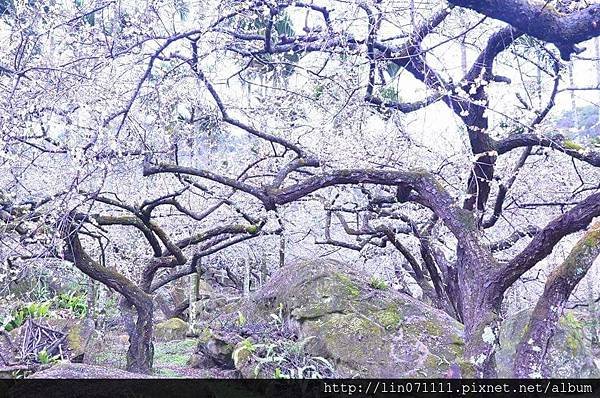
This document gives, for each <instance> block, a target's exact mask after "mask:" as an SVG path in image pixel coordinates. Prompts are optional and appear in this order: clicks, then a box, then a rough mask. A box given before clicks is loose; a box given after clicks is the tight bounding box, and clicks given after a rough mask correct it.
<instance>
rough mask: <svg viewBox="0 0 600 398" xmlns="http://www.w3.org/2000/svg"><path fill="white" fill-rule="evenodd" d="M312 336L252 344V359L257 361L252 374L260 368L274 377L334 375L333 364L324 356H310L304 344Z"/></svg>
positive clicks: (259, 370)
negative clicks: (296, 339)
mask: <svg viewBox="0 0 600 398" xmlns="http://www.w3.org/2000/svg"><path fill="white" fill-rule="evenodd" d="M313 338H314V336H309V337H307V338H305V339H303V340H300V341H293V340H280V341H276V342H272V343H266V344H253V346H252V351H250V352H251V353H253V359H254V361H255V362H257V365H256V367H255V368H254V375H255V376H259V374H260V372H261V370H265V371H267V373H268V372H269V371H271V372H272V374H273V377H274V378H276V379H322V378H329V377H332V376H333V375H334V369H333V365H332V364H331V363H330V362H329V361H328V360H327V359H325V358H323V357H319V356H310V355H308V354H306V352H305V349H304V348H305V346H306V344H307V343H308V342H309V341H310V340H312V339H313Z"/></svg>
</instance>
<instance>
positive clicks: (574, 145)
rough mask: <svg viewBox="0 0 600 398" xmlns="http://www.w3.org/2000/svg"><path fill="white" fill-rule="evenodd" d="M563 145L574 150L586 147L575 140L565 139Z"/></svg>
mask: <svg viewBox="0 0 600 398" xmlns="http://www.w3.org/2000/svg"><path fill="white" fill-rule="evenodd" d="M563 146H564V147H565V148H567V149H572V150H574V151H581V150H583V149H585V148H584V147H583V145H581V144H578V143H576V142H575V141H573V140H564V141H563Z"/></svg>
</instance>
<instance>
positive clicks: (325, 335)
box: [200, 261, 468, 378]
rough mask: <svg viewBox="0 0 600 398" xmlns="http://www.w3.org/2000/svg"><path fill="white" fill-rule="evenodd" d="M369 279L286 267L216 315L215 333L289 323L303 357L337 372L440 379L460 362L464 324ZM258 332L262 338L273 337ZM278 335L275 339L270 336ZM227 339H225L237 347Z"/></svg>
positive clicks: (321, 265) (340, 270) (321, 267)
mask: <svg viewBox="0 0 600 398" xmlns="http://www.w3.org/2000/svg"><path fill="white" fill-rule="evenodd" d="M368 281H369V277H368V276H366V275H364V274H361V273H359V272H357V271H356V270H354V269H353V268H352V267H350V266H348V265H345V264H342V263H339V262H334V261H317V262H305V263H299V264H295V265H288V266H286V267H283V268H281V269H280V270H279V271H278V273H277V274H276V275H274V276H273V277H272V278H271V279H270V280H269V282H268V283H267V284H265V285H264V286H263V287H262V288H261V289H260V290H259V291H258V292H256V293H255V294H254V295H253V296H251V298H250V299H249V300H247V301H246V302H244V303H243V304H242V305H241V307H239V308H237V309H234V308H230V309H229V311H230V312H229V314H226V315H223V316H222V317H220V318H218V319H217V321H216V322H215V323H213V330H215V329H216V328H221V329H223V327H222V326H218V325H219V324H223V323H224V324H226V325H229V326H230V327H233V326H235V325H237V327H238V330H239V333H240V334H242V335H243V334H244V332H243V329H244V328H246V329H249V328H251V325H255V324H265V323H266V324H269V323H270V324H274V325H276V326H277V328H278V329H281V330H283V329H284V326H286V325H287V326H286V327H288V328H289V329H290V330H291V331H290V332H289V333H287V334H286V336H284V339H283V340H286V341H289V343H290V344H292V343H294V342H296V343H299V342H301V341H302V342H304V341H305V340H307V339H308V340H307V342H306V344H305V346H304V347H303V349H304V350H305V351H306V355H308V356H310V357H323V358H326V359H327V360H328V361H329V362H330V363H332V364H335V368H336V369H335V370H336V373H337V376H340V377H348V378H350V377H362V378H400V377H438V378H439V377H444V376H445V375H446V374H447V372H448V371H449V370H450V365H451V364H453V363H459V364H460V365H463V363H462V361H461V359H460V358H461V356H462V352H463V345H464V343H463V328H462V325H461V324H460V323H459V322H457V321H456V320H454V319H452V318H451V317H450V316H448V315H447V314H445V313H443V312H441V311H439V310H436V309H433V308H431V307H428V306H427V305H426V304H423V303H422V302H420V301H418V300H416V299H414V298H412V297H410V296H408V295H406V294H403V293H399V292H396V291H392V290H388V289H386V290H382V289H375V288H373V287H371V286H369V283H368ZM293 330H296V332H295V333H296V334H297V337H294V336H293V335H294V331H293ZM247 334H252V332H247ZM253 336H254V337H252V341H253V342H258V343H260V342H261V341H268V339H269V338H270V337H269V336H260V334H257V333H254V335H253ZM281 339H282V338H281V336H275V337H271V341H278V340H281ZM225 340H226V341H225V342H224V344H229V345H231V344H236V345H237V344H239V341H237V342H236V341H235V339H225ZM246 344H248V343H246ZM200 346H203V347H204V348H206V347H207V344H204V345H203V344H202V343H201V344H200ZM238 348H239V346H238ZM281 349H282V350H284V348H283V346H282V348H281ZM284 351H285V350H284ZM238 353H239V350H238ZM303 360H306V357H303ZM237 362H238V369H239V370H240V371H241V372H242V373H245V374H246V376H247V373H248V372H246V370H245V369H243V368H244V367H247V365H248V364H247V363H246V362H245V361H240V360H238V361H237ZM466 369H468V367H467V368H466ZM466 374H467V375H468V373H466ZM463 375H465V372H463ZM273 376H274V375H273V374H272V373H267V374H261V375H260V377H273Z"/></svg>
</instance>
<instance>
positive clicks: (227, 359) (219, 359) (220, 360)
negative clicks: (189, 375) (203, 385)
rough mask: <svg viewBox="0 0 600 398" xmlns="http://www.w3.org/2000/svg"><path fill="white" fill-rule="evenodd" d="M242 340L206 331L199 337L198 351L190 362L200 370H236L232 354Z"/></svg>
mask: <svg viewBox="0 0 600 398" xmlns="http://www.w3.org/2000/svg"><path fill="white" fill-rule="evenodd" d="M240 340H241V338H240V337H239V336H235V335H233V334H229V335H227V334H225V333H222V332H213V331H210V330H208V329H205V330H204V331H203V332H202V334H201V336H200V337H199V344H198V350H197V351H196V352H195V353H194V355H193V356H192V358H190V361H193V362H195V364H196V366H193V367H198V368H200V367H213V366H218V367H220V368H222V369H235V366H234V361H233V358H232V354H233V350H234V348H235V344H236V343H237V342H239V341H240Z"/></svg>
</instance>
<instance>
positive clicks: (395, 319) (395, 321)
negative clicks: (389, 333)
mask: <svg viewBox="0 0 600 398" xmlns="http://www.w3.org/2000/svg"><path fill="white" fill-rule="evenodd" d="M377 320H378V321H379V322H380V323H381V324H382V325H383V327H385V328H386V329H392V328H397V327H398V326H399V325H400V322H402V316H401V315H400V312H398V307H397V306H390V307H388V308H387V309H385V310H383V311H381V312H379V313H378V314H377Z"/></svg>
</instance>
